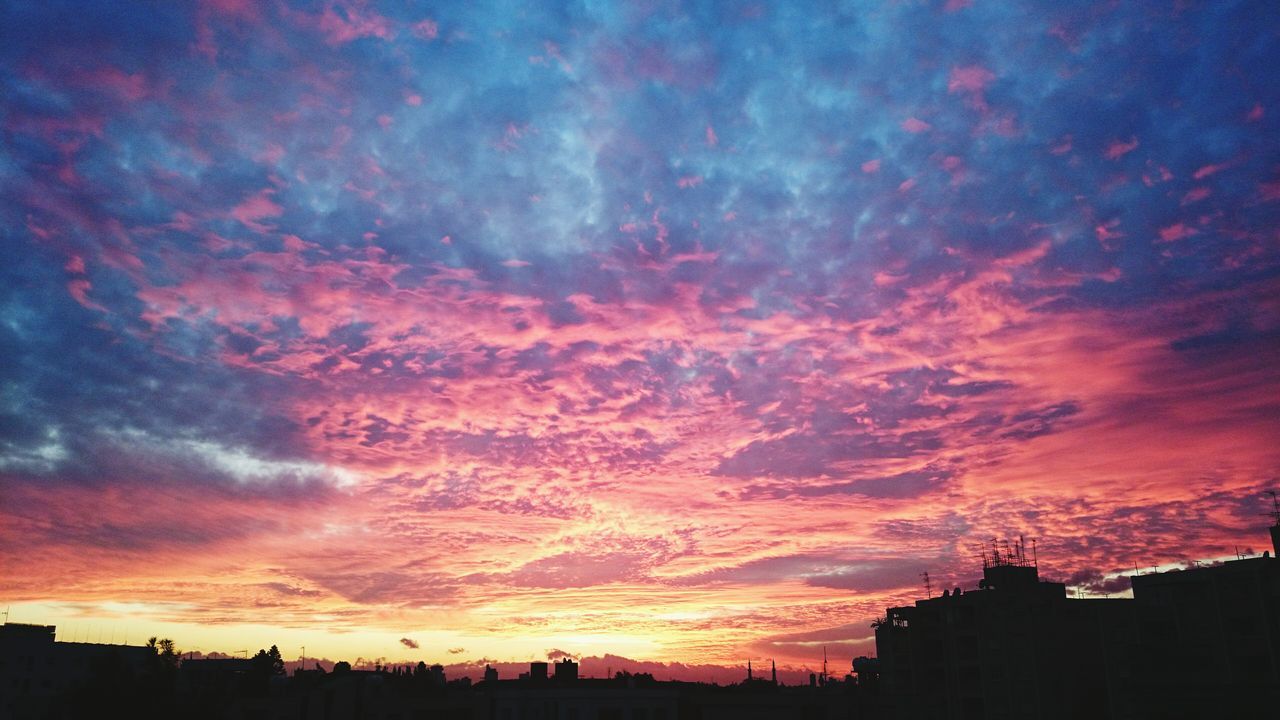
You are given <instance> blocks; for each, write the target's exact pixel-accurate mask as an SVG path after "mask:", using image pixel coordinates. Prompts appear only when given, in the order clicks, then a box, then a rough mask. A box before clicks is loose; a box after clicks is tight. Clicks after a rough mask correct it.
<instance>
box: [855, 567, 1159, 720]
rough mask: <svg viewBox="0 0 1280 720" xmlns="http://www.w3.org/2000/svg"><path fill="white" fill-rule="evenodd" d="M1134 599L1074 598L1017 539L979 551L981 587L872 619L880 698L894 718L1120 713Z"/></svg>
mask: <svg viewBox="0 0 1280 720" xmlns="http://www.w3.org/2000/svg"><path fill="white" fill-rule="evenodd" d="M1132 610H1133V608H1132V603H1129V602H1127V601H1124V600H1108V599H1089V600H1076V599H1071V598H1068V597H1067V592H1066V586H1065V585H1064V584H1062V583H1056V582H1047V581H1043V580H1041V579H1040V577H1039V570H1038V567H1037V564H1036V563H1035V561H1034V560H1033V559H1031V558H1028V557H1027V555H1026V552H1025V549H1024V548H1023V547H1022V545H1021V544H1020V543H1017V544H1014V545H1013V547H1012V548H1006V549H1002V548H1001V547H1000V546H999V545H995V546H993V547H992V548H991V549H990V550H989V551H987V552H986V553H984V558H983V577H982V581H981V582H980V583H979V589H978V590H973V591H963V590H961V589H960V588H956V589H955V590H954V591H951V590H943V592H942V595H941V596H940V597H933V598H928V599H925V600H920V601H917V602H916V603H915V604H914V605H913V606H910V607H896V608H890V609H889V610H888V611H887V612H886V615H885V617H884V618H883V619H882V620H880V621H877V623H876V624H875V630H876V633H875V635H876V651H877V655H878V656H879V658H878V659H879V673H878V674H879V680H880V688H881V692H882V693H883V694H884V696H885V702H886V703H887V704H888V705H890V706H891V707H892V708H893V713H894V717H897V718H954V719H956V720H979V719H987V718H989V719H997V718H1001V719H1003V718H1008V719H1009V720H1014V719H1018V718H1046V719H1047V718H1064V719H1065V718H1086V717H1087V718H1113V717H1125V716H1127V714H1128V712H1129V711H1128V709H1127V708H1126V707H1125V700H1126V698H1125V697H1124V696H1122V695H1121V694H1119V693H1118V692H1116V689H1117V688H1120V687H1122V686H1123V684H1124V682H1125V679H1126V674H1127V672H1128V671H1129V668H1130V659H1129V655H1128V653H1129V650H1130V649H1131V647H1132V645H1133V627H1134V626H1133V620H1132V618H1133V615H1132Z"/></svg>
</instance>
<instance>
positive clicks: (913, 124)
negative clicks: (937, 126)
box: [902, 117, 933, 135]
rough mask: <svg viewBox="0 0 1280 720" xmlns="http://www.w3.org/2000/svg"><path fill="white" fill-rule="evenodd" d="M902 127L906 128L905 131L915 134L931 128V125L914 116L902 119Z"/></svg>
mask: <svg viewBox="0 0 1280 720" xmlns="http://www.w3.org/2000/svg"><path fill="white" fill-rule="evenodd" d="M902 129H903V130H906V131H907V132H909V133H911V134H913V135H916V134H919V133H922V132H925V131H928V130H932V129H933V126H932V125H930V124H929V123H927V122H925V121H923V120H919V119H917V118H914V117H909V118H907V119H906V120H903V121H902Z"/></svg>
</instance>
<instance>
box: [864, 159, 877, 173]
mask: <svg viewBox="0 0 1280 720" xmlns="http://www.w3.org/2000/svg"><path fill="white" fill-rule="evenodd" d="M862 172H864V173H867V174H868V175H870V174H873V173H877V172H880V159H879V158H876V159H875V160H868V161H866V162H864V163H862Z"/></svg>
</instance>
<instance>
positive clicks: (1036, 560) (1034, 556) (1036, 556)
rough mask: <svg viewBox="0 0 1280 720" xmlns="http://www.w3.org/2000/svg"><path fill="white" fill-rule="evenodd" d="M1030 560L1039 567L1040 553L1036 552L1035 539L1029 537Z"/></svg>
mask: <svg viewBox="0 0 1280 720" xmlns="http://www.w3.org/2000/svg"><path fill="white" fill-rule="evenodd" d="M1031 562H1032V563H1033V564H1034V565H1035V566H1036V568H1037V569H1038V568H1039V567H1040V554H1039V553H1037V552H1036V539H1035V538H1031Z"/></svg>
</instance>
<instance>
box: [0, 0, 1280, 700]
mask: <svg viewBox="0 0 1280 720" xmlns="http://www.w3.org/2000/svg"><path fill="white" fill-rule="evenodd" d="M1278 36H1280V16H1278V15H1277V14H1276V13H1275V12H1274V10H1273V9H1272V7H1271V6H1270V4H1269V3H1265V2H1233V1H1230V0H1219V1H1213V2H1145V3H1122V2H1114V3H1100V2H1073V1H1070V0H1065V1H1062V2H1055V3H1034V4H1032V3H1007V2H993V1H990V0H973V1H972V2H964V1H963V0H946V1H936V2H935V1H925V0H903V1H900V2H882V3H847V4H844V5H841V4H839V3H755V4H752V3H735V2H721V3H678V2H664V1H661V0H654V1H652V2H634V3H608V2H582V3H576V2H575V3H563V4H558V3H518V2H506V3H503V2H495V3H484V2H474V3H456V2H453V3H437V4H424V3H412V4H405V5H400V4H391V3H386V4H381V3H373V2H361V1H357V0H351V1H342V0H330V1H324V2H307V3H294V2H285V1H284V0H268V1H266V2H249V1H248V0H206V1H203V2H192V3H169V2H119V3H80V2H56V1H51V0H41V1H39V2H26V1H23V0H18V1H16V2H6V3H4V5H3V8H0V97H2V98H3V101H2V102H0V133H3V136H2V137H3V142H2V143H0V252H2V254H3V258H4V262H3V263H0V499H2V502H0V547H2V548H3V552H2V553H0V603H3V604H5V605H6V606H8V607H9V609H10V619H11V620H13V621H20V622H39V623H45V624H56V625H57V626H58V628H59V637H60V638H62V639H81V640H84V639H91V640H97V639H99V638H101V639H102V641H104V642H105V641H108V639H113V640H114V641H116V642H122V641H124V640H125V639H126V638H127V639H128V641H129V642H133V643H135V644H136V643H137V642H140V641H142V640H143V639H144V638H145V637H146V636H148V635H156V634H159V635H162V636H164V635H168V636H170V637H172V638H173V639H174V640H175V641H176V642H177V644H178V646H179V648H180V649H183V650H200V651H204V652H212V651H220V652H234V651H236V650H240V649H245V648H248V649H249V650H250V651H251V652H252V651H253V650H254V649H256V648H258V647H265V646H269V645H270V644H273V643H274V644H278V645H279V646H280V648H281V651H282V653H283V654H284V655H285V656H286V657H287V658H290V659H292V658H294V657H296V656H299V655H300V653H301V648H302V647H303V646H305V647H306V648H307V654H309V655H311V656H314V657H321V656H323V657H329V658H332V659H347V660H355V659H356V658H366V659H369V658H387V659H389V660H397V661H398V660H413V661H416V660H418V659H423V660H427V661H429V662H449V663H463V664H465V663H472V664H474V663H481V662H484V661H504V662H525V661H528V660H530V659H543V658H545V657H547V656H548V655H549V654H550V655H552V656H556V654H557V653H559V654H570V655H573V656H575V657H593V658H604V657H606V655H607V656H608V657H610V658H614V660H616V662H614V661H613V660H611V661H610V664H611V667H613V668H614V669H615V670H616V669H619V668H620V667H621V665H622V664H625V662H631V661H634V663H636V666H637V667H640V666H643V667H646V668H658V669H659V670H658V672H659V673H660V672H663V671H664V670H663V669H664V668H667V669H669V668H670V667H676V668H677V670H673V671H672V672H677V671H678V672H679V673H683V674H685V675H689V676H692V677H716V678H721V677H728V675H726V673H731V674H732V673H736V674H741V672H740V668H741V666H743V665H745V663H746V661H747V660H748V659H751V660H753V661H754V662H755V663H757V667H759V666H760V665H759V664H760V663H763V662H766V661H767V659H776V660H777V661H778V663H779V665H780V666H781V667H784V668H786V669H787V671H788V672H791V671H796V672H800V671H802V670H803V669H804V668H805V667H810V668H812V667H815V666H816V665H818V664H820V663H821V653H822V648H823V647H826V648H828V651H829V653H830V655H831V657H832V662H833V667H835V668H837V669H838V670H839V671H840V672H843V671H845V670H847V668H848V661H849V659H850V658H851V657H853V656H855V655H859V654H870V653H872V652H873V651H874V642H873V640H872V637H871V635H872V631H871V629H870V627H869V623H870V622H871V621H872V620H873V619H874V618H876V617H877V616H879V615H882V614H883V612H884V609H885V608H886V607H889V606H893V605H900V604H904V603H910V602H912V601H914V600H916V599H920V598H922V597H924V596H925V593H926V589H925V587H924V584H923V579H922V576H921V573H925V572H927V573H929V577H930V583H931V586H932V588H933V591H934V592H938V590H939V589H940V588H944V587H953V586H963V587H966V588H968V587H974V586H975V583H976V581H977V579H978V577H979V576H980V573H981V567H980V562H979V559H978V557H977V555H978V552H979V549H980V547H981V546H982V545H983V544H984V543H989V542H990V541H991V539H992V538H997V537H998V538H1017V537H1019V536H1023V537H1025V538H1028V542H1030V539H1031V538H1034V539H1035V541H1036V553H1037V557H1038V560H1039V564H1040V571H1041V575H1042V577H1045V578H1048V579H1054V580H1057V581H1061V582H1065V583H1067V584H1068V585H1069V587H1070V588H1071V592H1072V593H1076V592H1080V593H1082V594H1093V595H1097V594H1103V593H1123V592H1124V591H1125V589H1126V588H1127V587H1128V580H1127V576H1128V575H1130V574H1132V573H1133V572H1134V568H1135V567H1138V568H1151V567H1155V566H1158V567H1170V566H1176V565H1178V564H1180V563H1186V562H1189V561H1192V560H1207V559H1213V558H1223V557H1234V556H1235V553H1236V552H1261V551H1262V550H1263V549H1266V548H1267V547H1268V545H1267V538H1266V533H1265V531H1264V530H1263V528H1264V527H1265V525H1266V524H1267V522H1268V521H1267V519H1266V518H1265V517H1263V516H1262V514H1261V513H1263V512H1265V511H1266V510H1268V509H1269V506H1270V501H1269V500H1267V499H1266V497H1265V495H1264V492H1265V491H1266V490H1267V489H1270V488H1276V489H1280V479H1278V476H1280V442H1277V439H1278V438H1280V76H1278V75H1276V73H1275V72H1274V69H1275V68H1276V67H1280V37H1278ZM623 658H626V659H629V660H626V661H624V660H623ZM642 663H647V664H646V665H641V664H642ZM665 663H674V664H677V665H673V666H668V665H665ZM716 668H720V670H716ZM717 673H719V674H717ZM735 677H736V675H735Z"/></svg>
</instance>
